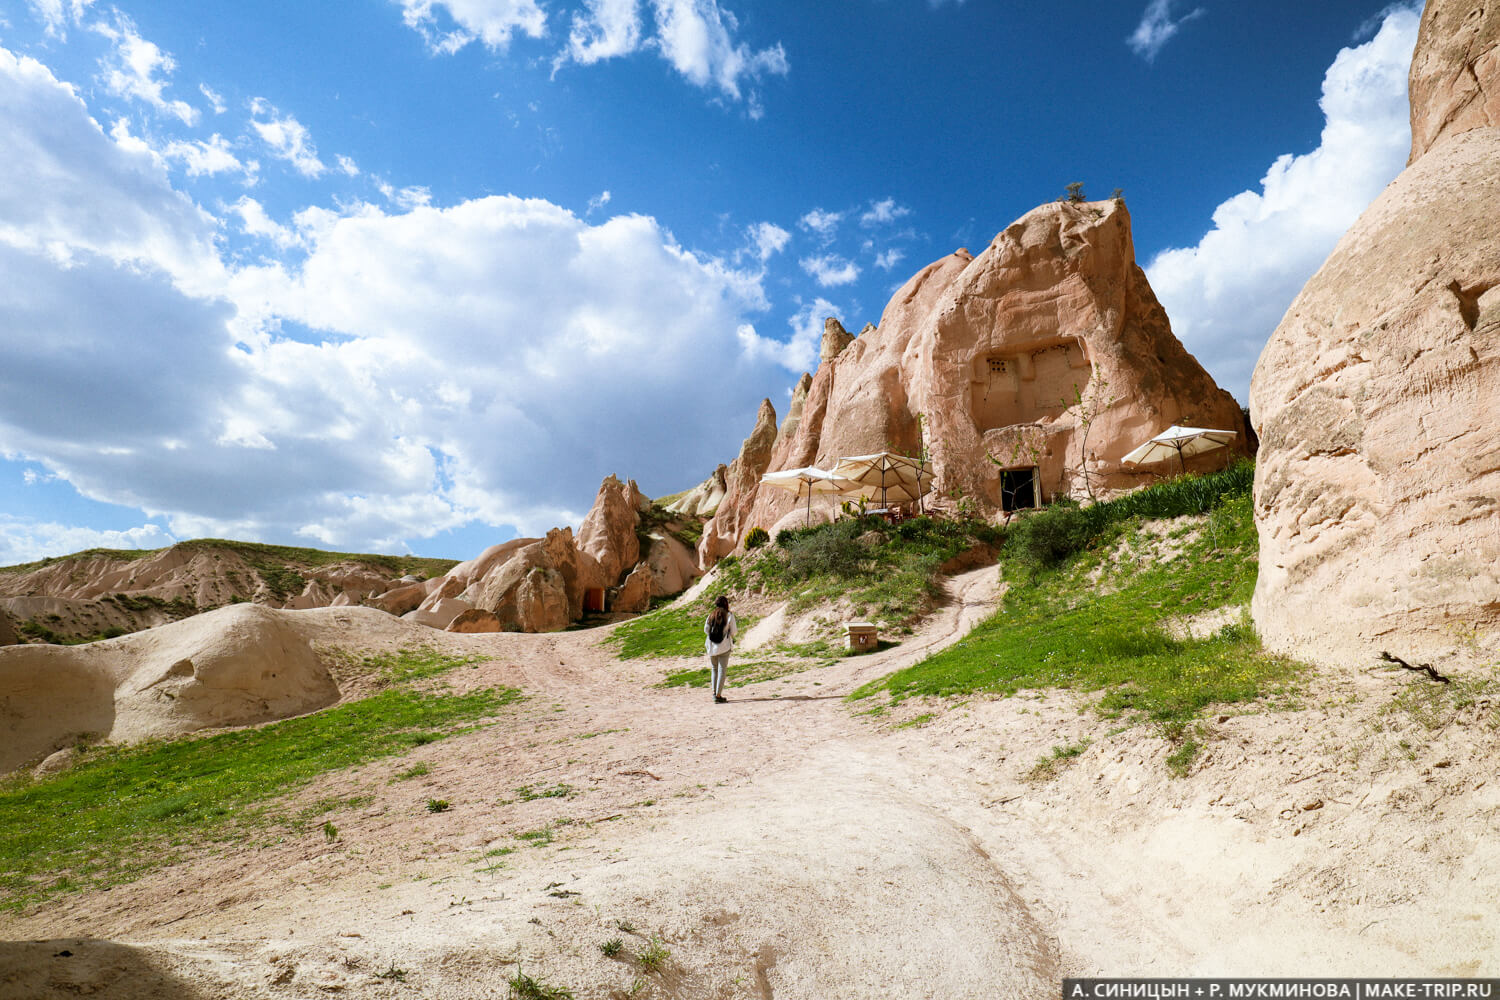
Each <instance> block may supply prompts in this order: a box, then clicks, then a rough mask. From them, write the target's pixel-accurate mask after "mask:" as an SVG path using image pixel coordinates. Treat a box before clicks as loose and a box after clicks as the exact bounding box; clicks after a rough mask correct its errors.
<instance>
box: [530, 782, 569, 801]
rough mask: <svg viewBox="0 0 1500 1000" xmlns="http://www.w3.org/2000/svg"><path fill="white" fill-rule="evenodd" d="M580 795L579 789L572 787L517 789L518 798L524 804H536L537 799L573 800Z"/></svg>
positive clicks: (562, 785) (564, 785)
mask: <svg viewBox="0 0 1500 1000" xmlns="http://www.w3.org/2000/svg"><path fill="white" fill-rule="evenodd" d="M577 794H578V789H576V788H574V787H573V786H572V785H567V784H558V785H553V786H552V787H551V788H532V787H531V786H530V785H522V786H521V787H520V788H517V789H516V798H518V799H520V800H521V801H522V802H535V801H536V800H537V799H571V798H572V797H573V796H574V795H577Z"/></svg>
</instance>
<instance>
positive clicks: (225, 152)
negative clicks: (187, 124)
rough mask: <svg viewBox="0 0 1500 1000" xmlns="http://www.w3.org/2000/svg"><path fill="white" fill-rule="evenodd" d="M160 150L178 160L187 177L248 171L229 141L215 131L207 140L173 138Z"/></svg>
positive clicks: (167, 156)
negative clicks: (232, 149) (231, 148)
mask: <svg viewBox="0 0 1500 1000" xmlns="http://www.w3.org/2000/svg"><path fill="white" fill-rule="evenodd" d="M160 152H161V155H162V156H164V157H166V158H167V159H169V160H178V161H180V162H181V163H182V165H183V168H184V169H185V170H186V171H187V173H188V176H189V177H199V176H202V175H204V174H209V175H212V174H222V173H229V172H231V171H234V172H241V173H245V172H249V167H248V166H247V165H246V164H245V163H243V162H241V160H240V158H239V157H237V156H235V155H234V153H233V152H232V151H231V150H230V147H229V141H228V140H227V139H225V138H224V137H223V136H221V135H219V134H218V133H217V132H215V133H214V134H213V135H211V136H209V137H208V139H207V140H201V139H191V140H188V141H186V142H184V141H182V140H178V139H174V140H173V141H171V142H169V143H167V144H166V145H165V146H163V147H162V148H161V150H160Z"/></svg>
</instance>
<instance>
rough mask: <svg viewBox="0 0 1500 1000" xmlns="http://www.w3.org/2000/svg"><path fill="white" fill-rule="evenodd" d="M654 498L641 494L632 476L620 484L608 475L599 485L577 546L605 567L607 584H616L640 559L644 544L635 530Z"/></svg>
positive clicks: (579, 530)
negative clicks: (651, 499)
mask: <svg viewBox="0 0 1500 1000" xmlns="http://www.w3.org/2000/svg"><path fill="white" fill-rule="evenodd" d="M650 507H651V501H650V500H649V499H647V498H646V497H645V496H644V495H642V493H641V491H640V489H638V488H637V487H636V485H635V480H634V479H631V480H629V481H628V482H627V483H621V482H620V480H619V479H617V478H615V477H614V476H612V475H611V476H606V477H605V479H604V482H602V483H600V484H599V492H598V494H597V495H596V496H595V497H594V506H593V507H592V508H590V509H589V512H588V514H586V515H585V516H584V518H583V523H582V524H581V525H579V528H578V549H579V551H580V552H586V553H588V554H589V555H591V556H593V557H594V559H595V560H597V561H598V563H599V566H600V567H601V568H602V569H603V570H604V580H605V585H606V586H610V587H613V586H614V585H615V584H617V583H619V582H620V577H621V576H622V575H623V574H624V573H625V572H626V571H628V570H629V569H630V568H631V567H632V566H634V565H635V564H636V563H637V562H639V561H640V559H641V546H640V542H639V540H638V539H637V538H636V533H635V529H636V526H637V525H639V524H640V522H641V511H642V510H648V509H650Z"/></svg>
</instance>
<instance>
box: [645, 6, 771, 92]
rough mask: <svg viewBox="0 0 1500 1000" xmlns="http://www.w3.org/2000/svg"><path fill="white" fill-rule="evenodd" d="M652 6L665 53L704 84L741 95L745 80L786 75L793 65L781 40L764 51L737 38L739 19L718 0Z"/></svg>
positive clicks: (660, 45)
mask: <svg viewBox="0 0 1500 1000" xmlns="http://www.w3.org/2000/svg"><path fill="white" fill-rule="evenodd" d="M651 6H652V9H653V10H654V11H655V12H656V44H657V45H658V46H659V48H660V49H661V54H662V56H663V57H664V58H665V59H666V60H667V61H668V62H669V63H671V64H672V65H673V67H675V68H676V70H677V72H679V73H681V74H682V75H683V76H685V77H687V78H688V79H689V80H690V81H692V82H693V83H695V84H697V85H698V86H700V87H708V86H715V87H717V88H718V89H719V90H720V92H722V93H723V94H724V95H725V96H726V97H730V98H733V99H735V100H739V99H740V84H741V82H742V81H746V80H748V81H754V80H758V79H760V78H761V77H762V76H765V75H767V74H771V75H779V76H785V75H786V74H787V72H788V70H789V69H790V68H791V67H790V64H789V63H788V62H787V58H786V51H785V50H784V49H782V47H781V43H780V42H778V43H776V44H775V45H773V46H771V47H770V48H765V49H761V50H759V51H753V50H751V48H750V47H749V46H748V45H746V44H744V43H743V42H739V43H736V42H735V40H734V37H733V36H734V32H735V31H736V30H738V28H739V22H738V21H737V20H736V19H735V16H734V15H733V14H732V13H730V12H729V11H727V10H724V9H723V8H721V7H720V6H719V4H718V0H651Z"/></svg>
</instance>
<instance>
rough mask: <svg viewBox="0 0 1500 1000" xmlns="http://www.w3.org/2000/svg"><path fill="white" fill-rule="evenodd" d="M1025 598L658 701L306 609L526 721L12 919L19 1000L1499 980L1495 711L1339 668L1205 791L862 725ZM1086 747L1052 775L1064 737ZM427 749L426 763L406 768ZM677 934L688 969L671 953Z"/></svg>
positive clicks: (937, 724)
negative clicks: (614, 945) (268, 840)
mask: <svg viewBox="0 0 1500 1000" xmlns="http://www.w3.org/2000/svg"><path fill="white" fill-rule="evenodd" d="M995 580H996V573H995V570H994V569H993V567H991V568H987V569H981V570H976V571H974V572H971V573H967V574H964V575H962V576H960V577H956V578H955V579H954V580H953V581H952V583H951V586H950V597H951V600H950V603H949V604H948V605H947V606H946V607H945V608H943V609H941V610H940V611H939V612H938V613H937V614H935V615H934V616H933V617H932V618H931V619H930V620H929V621H928V622H927V624H926V625H925V626H924V627H923V628H922V629H920V630H919V631H918V633H917V634H916V635H914V636H912V637H909V638H908V639H907V640H906V641H904V642H903V643H901V644H900V645H898V646H896V647H893V648H891V649H888V650H885V651H882V652H880V653H877V654H872V655H869V656H862V657H856V658H851V659H847V660H841V661H838V662H837V663H836V664H834V665H832V666H828V667H822V668H818V669H812V670H808V671H806V672H803V673H800V674H795V675H792V676H791V677H787V678H782V679H780V680H776V681H768V682H764V683H761V684H757V685H752V686H748V687H743V688H736V689H731V690H730V691H728V692H727V693H728V695H729V697H730V702H729V704H726V705H713V704H712V703H711V702H710V700H709V697H708V694H707V693H706V692H705V691H704V690H703V689H681V688H678V689H661V688H656V687H653V686H652V685H653V684H654V683H655V682H656V681H657V680H659V679H660V678H661V676H662V675H663V674H664V673H666V672H669V671H672V670H678V669H682V668H683V666H684V665H687V664H688V663H689V662H690V661H683V660H670V661H654V662H647V661H628V662H621V661H618V660H616V659H614V657H613V655H612V652H611V651H610V649H609V648H607V647H605V648H601V647H600V646H599V642H600V638H601V634H600V633H599V632H597V631H596V632H573V633H563V634H554V635H541V636H534V635H491V636H452V635H448V634H446V633H433V632H431V631H428V630H422V629H420V628H419V627H417V626H411V625H409V624H408V623H403V622H400V621H398V620H395V619H389V620H385V619H379V620H374V619H370V618H368V617H366V616H364V615H361V614H351V613H350V612H347V611H337V610H322V611H310V612H297V613H295V615H294V620H295V621H296V622H297V625H298V628H299V629H300V630H301V631H303V633H304V634H305V635H307V636H308V637H309V638H311V639H313V640H314V641H315V642H316V643H319V644H321V645H324V646H335V645H337V646H344V647H350V648H352V647H361V648H370V649H378V648H398V647H400V646H404V645H411V644H413V643H414V642H416V641H418V640H425V641H428V642H437V643H438V644H440V645H442V646H443V647H444V648H448V649H452V650H455V651H463V652H480V653H484V654H486V655H489V656H491V657H493V659H491V660H490V661H489V662H486V663H484V664H482V665H479V666H478V667H475V668H470V669H461V670H459V671H457V672H455V673H454V674H453V675H451V681H452V683H454V684H455V685H456V686H459V687H476V686H486V685H493V684H508V685H514V686H518V687H520V688H522V689H523V690H524V691H525V692H526V693H527V695H528V699H527V700H526V701H525V702H524V703H523V704H521V705H519V706H515V707H513V708H511V709H507V710H506V714H504V715H502V716H501V717H500V718H499V719H498V720H497V721H496V723H495V724H494V725H492V726H489V727H488V728H485V729H483V730H480V731H478V732H475V733H471V734H467V735H465V736H461V737H457V738H453V739H450V740H446V741H443V742H441V743H437V744H432V745H429V746H426V747H421V748H418V749H417V750H416V751H414V752H413V753H411V754H409V755H407V756H405V757H402V758H399V759H391V760H384V761H380V762H377V763H374V764H371V765H369V766H367V767H364V768H361V769H358V770H356V771H354V772H346V773H340V774H338V775H331V776H328V777H327V778H326V779H324V780H323V781H321V782H320V783H319V784H318V785H316V786H315V787H313V788H310V789H308V790H307V791H306V792H305V793H304V795H303V796H302V797H303V798H305V799H306V800H307V801H314V800H317V799H320V798H323V797H326V796H335V795H336V796H351V795H357V794H363V795H370V796H373V797H374V798H373V801H372V802H370V803H369V804H368V805H364V806H361V807H359V808H357V809H355V810H346V811H343V812H338V813H334V814H331V815H332V818H333V819H334V820H335V821H336V822H337V825H338V827H339V831H340V836H339V840H338V841H336V842H333V843H329V842H327V841H326V840H325V839H324V837H323V836H322V833H321V832H320V831H318V830H316V829H315V830H313V831H311V832H310V833H309V834H308V835H306V836H305V837H303V838H301V839H295V840H287V841H284V842H281V843H276V844H272V845H268V846H267V845H245V846H244V847H243V848H241V849H237V850H228V851H225V852H223V853H221V854H217V855H213V856H206V857H202V858H199V859H197V860H194V861H192V862H188V863H183V864H179V865H175V866H173V867H171V868H169V869H165V870H162V871H159V872H157V873H155V874H153V875H151V876H149V877H147V878H144V879H142V880H140V881H138V882H136V883H132V884H130V885H126V886H120V887H117V888H115V889H114V890H113V891H109V892H96V893H92V894H88V895H79V896H73V897H68V898H65V899H62V900H58V901H56V902H54V903H51V904H48V905H47V906H45V907H43V908H41V909H40V910H39V911H36V912H31V913H26V914H22V915H7V916H5V917H3V918H0V938H3V939H5V940H4V942H0V998H7V1000H8V998H12V997H16V998H20V997H25V998H33V997H35V998H51V997H73V996H79V995H89V994H92V995H96V996H104V997H110V998H116V997H118V998H125V1000H134V998H168V1000H172V998H207V997H266V998H294V997H295V998H301V997H321V996H349V997H424V998H426V997H431V998H469V997H504V996H506V995H507V992H508V983H509V981H510V980H511V978H512V977H514V976H515V975H516V974H517V971H518V969H519V970H520V971H523V972H524V973H525V974H526V975H528V976H531V977H534V978H535V979H536V980H537V981H538V982H541V983H544V984H547V985H551V986H557V987H564V988H566V989H569V990H571V991H572V992H573V994H574V996H576V997H578V998H585V997H589V998H594V997H599V998H603V997H609V998H614V997H681V998H704V1000H717V998H740V997H745V998H752V1000H766V998H773V997H774V998H777V1000H789V998H833V997H838V998H865V997H869V998H877V997H878V998H893V997H896V998H899V997H914V998H916V997H943V998H966V997H974V998H979V997H985V998H989V997H1050V996H1057V995H1059V987H1060V980H1061V978H1062V977H1063V976H1065V975H1110V976H1123V975H1135V974H1142V975H1204V976H1210V975H1212V976H1219V975H1234V974H1238V975H1258V976H1274V975H1338V974H1342V975H1360V976H1386V975H1413V976H1415V975H1433V976H1477V975H1496V974H1500V947H1497V944H1500V942H1497V930H1500V912H1497V906H1496V903H1495V890H1496V887H1497V876H1500V837H1497V836H1496V833H1497V831H1496V821H1497V810H1500V781H1497V782H1495V783H1491V777H1492V775H1493V772H1494V770H1495V764H1496V761H1497V759H1500V757H1497V754H1496V752H1495V742H1496V740H1495V731H1494V725H1493V723H1494V709H1493V707H1492V706H1491V705H1490V704H1489V703H1488V702H1486V701H1483V700H1480V701H1477V702H1475V703H1474V704H1473V705H1471V706H1468V707H1467V708H1465V709H1463V710H1461V711H1457V712H1451V711H1450V712H1448V713H1446V714H1443V715H1440V716H1434V717H1431V718H1428V717H1426V716H1421V715H1420V714H1414V713H1413V712H1411V711H1407V710H1405V709H1393V708H1392V707H1391V706H1392V704H1393V697H1392V696H1393V694H1394V693H1399V692H1401V691H1402V690H1403V689H1404V688H1406V687H1407V686H1408V685H1412V684H1426V683H1430V682H1427V681H1424V680H1422V679H1420V678H1416V677H1415V676H1407V675H1401V674H1397V675H1392V674H1390V673H1386V672H1380V671H1370V672H1364V673H1348V674H1338V675H1327V674H1324V675H1320V676H1318V677H1315V678H1313V679H1312V681H1311V682H1310V683H1309V685H1308V692H1307V694H1306V695H1305V696H1304V698H1303V704H1302V707H1300V708H1299V709H1297V710H1287V711H1277V712H1269V711H1257V712H1245V713H1239V712H1236V713H1234V714H1228V715H1223V716H1218V717H1216V718H1214V719H1212V720H1210V723H1209V729H1210V733H1209V734H1208V735H1209V738H1208V739H1207V741H1206V745H1207V750H1206V751H1205V753H1204V755H1203V756H1202V757H1201V758H1200V760H1199V761H1198V763H1197V764H1196V765H1195V766H1194V769H1193V773H1192V774H1191V775H1190V776H1189V777H1187V778H1172V777H1170V776H1169V774H1168V772H1167V769H1166V767H1165V764H1164V758H1165V757H1166V755H1167V754H1168V753H1169V752H1170V749H1171V748H1170V747H1169V746H1168V745H1167V744H1166V743H1165V742H1164V741H1163V740H1162V739H1160V738H1158V737H1157V736H1155V735H1153V734H1152V733H1151V731H1149V730H1148V729H1147V728H1146V727H1142V726H1137V727H1133V728H1129V729H1125V730H1124V731H1118V732H1117V731H1116V730H1117V729H1118V728H1119V726H1118V724H1116V723H1110V722H1107V721H1105V720H1101V719H1099V718H1098V717H1097V716H1096V715H1094V714H1093V713H1092V712H1089V711H1081V710H1080V709H1081V708H1082V703H1081V702H1079V701H1078V700H1077V699H1075V698H1074V697H1072V696H1069V695H1065V694H1058V693H1049V694H1034V695H1028V696H1021V697H1016V698H1010V699H987V698H974V699H969V700H967V701H961V702H947V703H942V704H931V705H921V704H918V703H916V702H907V703H904V704H903V705H901V706H899V707H898V708H897V709H895V710H893V711H891V712H888V713H885V714H883V715H879V716H869V715H864V714H861V713H863V712H864V711H865V709H866V708H867V707H868V705H867V704H866V703H853V704H851V703H847V702H845V701H844V700H843V696H844V695H845V694H847V693H848V692H849V691H850V690H852V689H853V688H854V687H856V686H858V685H859V684H861V683H863V682H864V681H866V680H869V679H872V678H874V677H878V676H881V675H884V674H886V673H888V672H890V671H891V670H893V669H895V668H897V667H899V666H902V665H905V664H907V663H911V662H914V661H915V660H917V659H919V658H921V657H922V656H923V655H925V654H926V653H927V652H929V651H930V650H932V649H934V648H937V647H940V646H942V645H945V644H947V643H951V642H954V641H956V640H957V639H958V638H960V637H961V636H962V635H963V634H964V633H965V632H966V631H967V630H968V629H969V628H970V627H972V625H973V624H974V623H975V622H977V621H978V620H980V619H981V618H982V617H983V616H985V615H986V614H988V613H989V611H990V610H992V608H993V605H994V602H995V600H996V593H995ZM372 621H377V622H378V623H377V624H376V625H372ZM732 678H733V666H731V679H732ZM927 716H930V717H927ZM903 722H905V723H907V724H906V725H903V724H902V723H903ZM912 723H915V724H912ZM1083 741H1088V748H1087V749H1086V750H1085V751H1084V752H1083V753H1082V754H1081V755H1079V756H1077V757H1076V758H1073V761H1072V763H1071V764H1070V765H1068V766H1066V767H1065V768H1064V769H1063V770H1061V772H1060V773H1058V774H1057V775H1055V776H1053V777H1050V778H1046V779H1040V780H1039V779H1038V778H1037V777H1036V775H1035V766H1036V764H1037V761H1038V760H1039V759H1041V758H1042V757H1043V756H1045V755H1046V754H1047V753H1048V752H1049V750H1050V748H1052V747H1053V746H1064V745H1073V744H1078V743H1080V742H1083ZM418 761H421V762H425V763H427V764H428V765H429V767H430V773H428V774H427V775H425V776H423V777H420V778H415V779H410V780H400V779H398V778H397V777H396V776H397V775H398V774H399V772H401V771H403V770H405V769H407V768H409V767H411V766H412V765H413V764H414V763H417V762H418ZM560 785H562V786H567V788H566V789H565V791H566V794H565V795H559V796H557V797H544V798H535V799H531V800H526V799H525V797H524V796H522V795H521V794H520V793H519V792H518V789H520V788H522V787H523V786H525V787H528V788H530V789H532V790H533V791H536V790H542V789H554V788H557V787H558V786H560ZM432 798H442V799H447V800H448V801H449V802H450V803H451V808H450V809H449V810H448V811H446V812H440V813H431V812H428V811H427V809H426V808H425V804H426V802H427V800H428V799H432ZM544 830H545V831H547V833H546V834H538V833H537V832H538V831H544ZM523 833H532V834H534V836H533V837H532V838H531V839H521V838H519V836H518V835H520V834H523ZM549 835H550V838H551V839H550V842H545V843H539V844H537V846H533V844H534V843H536V842H538V841H547V839H548V836H549ZM495 852H505V853H495ZM616 938H617V939H619V940H620V942H621V948H620V951H619V953H618V954H616V955H615V956H614V957H607V956H606V955H605V954H604V953H603V952H602V951H601V948H600V945H602V944H604V943H606V942H608V941H610V940H611V939H616ZM653 945H659V946H660V949H661V950H663V951H665V953H666V957H665V958H664V959H663V960H662V961H661V962H660V963H659V967H657V964H656V963H651V962H649V961H647V962H643V961H642V959H641V957H640V956H641V955H642V954H643V953H646V954H647V955H648V956H649V952H650V950H651V948H652V946H653Z"/></svg>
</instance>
